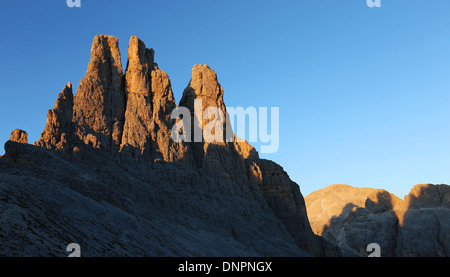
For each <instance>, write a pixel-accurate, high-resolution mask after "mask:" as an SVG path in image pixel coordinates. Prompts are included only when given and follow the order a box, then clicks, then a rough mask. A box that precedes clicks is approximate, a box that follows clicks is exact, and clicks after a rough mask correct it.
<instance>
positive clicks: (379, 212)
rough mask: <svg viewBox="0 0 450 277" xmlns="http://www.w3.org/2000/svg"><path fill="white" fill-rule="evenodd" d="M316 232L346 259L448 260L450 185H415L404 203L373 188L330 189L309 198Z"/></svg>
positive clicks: (310, 215) (312, 223) (346, 187)
mask: <svg viewBox="0 0 450 277" xmlns="http://www.w3.org/2000/svg"><path fill="white" fill-rule="evenodd" d="M305 202H306V207H307V211H308V218H309V220H310V223H311V226H312V229H313V231H314V233H315V234H317V235H321V236H323V238H325V239H326V240H328V241H330V242H331V243H334V244H336V245H338V246H339V247H340V248H341V249H342V252H343V254H344V255H345V256H367V255H368V252H367V246H368V245H369V244H371V243H377V244H378V245H379V246H380V249H381V256H392V257H394V256H398V257H405V256H406V257H410V256H412V257H450V186H448V185H431V184H427V185H417V186H415V187H414V188H413V189H412V190H411V192H410V193H409V194H408V195H407V196H405V199H404V200H401V199H400V198H398V197H397V196H395V195H393V194H391V193H389V192H387V191H385V190H382V189H372V188H356V187H351V186H348V185H332V186H329V187H327V188H324V189H321V190H318V191H315V192H313V193H311V194H310V195H308V196H307V197H305Z"/></svg>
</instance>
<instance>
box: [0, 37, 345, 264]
mask: <svg viewBox="0 0 450 277" xmlns="http://www.w3.org/2000/svg"><path fill="white" fill-rule="evenodd" d="M154 55H155V52H154V51H153V50H152V49H148V48H147V47H146V46H145V44H144V43H143V42H142V41H140V40H139V39H138V38H136V37H132V38H131V39H130V44H129V47H128V63H127V67H126V70H125V73H123V71H122V65H121V62H120V52H119V48H118V39H117V38H115V37H111V36H105V35H99V36H96V37H95V39H94V42H93V46H92V49H91V60H90V62H89V65H88V70H87V72H86V75H85V77H84V78H83V79H82V80H81V82H80V86H79V88H78V90H77V93H76V95H75V96H73V94H72V86H71V84H70V83H69V85H67V86H65V87H64V89H63V91H62V92H61V93H60V94H59V95H58V98H57V101H56V104H55V106H54V108H53V109H52V110H50V111H49V113H48V116H47V124H46V126H45V129H44V131H43V133H42V135H41V138H40V139H39V141H37V142H35V143H34V146H33V145H28V144H26V142H25V143H17V142H23V140H21V139H20V137H22V136H21V135H19V136H14V139H12V141H8V142H7V143H6V144H5V151H6V154H5V155H4V156H3V157H1V158H0V211H1V212H0V236H1V237H2V240H0V241H1V243H0V244H1V245H0V256H2V255H4V256H66V255H67V253H66V252H65V247H66V246H67V245H68V244H69V243H72V242H75V243H79V244H80V245H81V247H82V255H83V256H310V255H312V256H325V255H330V256H336V255H340V250H339V249H338V248H336V247H335V246H333V245H331V244H330V243H328V242H327V241H325V240H324V239H323V238H320V237H318V236H316V235H314V234H313V232H312V230H311V228H310V226H309V222H308V219H307V217H306V210H305V203H304V200H303V196H302V195H301V193H300V190H299V187H298V185H297V184H295V183H294V182H292V181H291V180H290V179H289V176H288V175H287V173H286V172H284V171H283V169H282V168H281V167H280V166H279V165H277V164H276V163H274V162H271V161H267V160H262V159H259V157H258V153H257V152H256V150H255V149H254V148H253V147H252V146H251V145H250V144H249V143H248V142H246V141H242V142H240V141H239V142H238V141H237V140H236V139H235V140H233V141H227V140H226V139H225V140H224V141H223V142H215V141H213V142H211V141H206V140H205V137H204V136H203V137H202V140H201V141H199V142H183V141H182V142H175V141H173V140H172V127H173V126H174V124H176V121H175V120H174V119H172V117H171V113H172V111H173V110H174V109H175V108H176V107H177V105H176V104H175V99H174V97H173V92H172V89H171V83H170V79H169V77H168V75H167V73H165V72H164V71H162V70H160V69H159V67H158V66H157V64H156V63H155V62H154ZM223 95H224V90H223V88H222V86H221V85H220V84H219V82H218V78H217V74H216V73H215V72H214V71H213V70H212V69H211V68H209V67H208V66H206V65H195V66H194V68H193V70H192V78H191V80H190V82H189V84H188V86H187V88H186V90H185V91H184V94H183V97H182V99H181V101H180V106H185V107H187V108H189V110H190V112H191V114H192V115H193V116H192V119H193V122H194V123H197V125H196V126H197V127H205V125H206V124H208V123H209V122H210V120H211V119H209V120H208V119H205V118H203V120H199V118H198V117H196V116H197V115H196V114H195V113H194V106H193V103H194V102H195V100H198V99H201V100H202V101H203V105H202V107H201V109H200V110H201V111H202V112H204V111H205V109H206V108H207V107H218V108H219V109H220V110H221V111H222V112H223V113H224V114H225V115H226V106H225V103H224V100H223ZM195 120H197V121H195ZM215 126H218V127H217V129H215V132H224V133H226V130H227V129H229V130H231V126H228V125H227V123H226V122H225V120H222V121H219V122H218V124H216V125H215ZM229 136H231V137H233V138H236V137H235V135H234V133H233V132H230V133H229ZM16 137H18V138H17V139H16ZM225 138H226V137H225ZM5 238H6V239H5Z"/></svg>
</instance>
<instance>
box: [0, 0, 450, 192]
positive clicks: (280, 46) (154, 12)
mask: <svg viewBox="0 0 450 277" xmlns="http://www.w3.org/2000/svg"><path fill="white" fill-rule="evenodd" d="M381 2H382V7H381V8H369V7H368V6H367V5H366V0H292V1H265V0H258V1H250V0H246V1H242V0H240V1H237V0H227V1H220V0H214V1H213V0H202V1H200V0H178V1H171V0H168V1H149V0H133V1H113V0H81V4H82V6H81V8H68V7H67V5H66V1H65V0H33V1H31V0H21V1H15V0H14V1H13V0H9V1H2V3H1V5H0V26H1V28H0V38H1V42H0V61H1V67H0V95H1V101H0V122H1V123H0V142H1V144H3V143H4V142H6V141H7V140H8V138H9V135H10V133H11V131H12V130H13V129H16V128H20V129H23V130H25V131H27V132H28V134H29V141H30V143H32V142H33V141H36V140H38V139H39V136H40V133H41V132H42V131H43V129H44V126H45V122H46V115H47V111H48V109H51V108H52V107H53V105H54V103H55V101H56V98H57V95H58V93H59V92H61V90H62V89H63V87H64V85H65V84H67V83H68V82H72V84H73V85H74V88H77V87H78V83H79V81H80V79H81V78H83V76H84V74H85V72H86V69H87V64H88V62H89V54H90V47H91V44H92V40H93V38H94V36H95V35H96V34H108V35H113V36H117V37H118V38H119V40H120V48H121V51H122V60H123V65H124V67H125V65H126V56H127V54H126V53H127V46H128V41H129V38H130V36H132V35H136V36H138V37H139V38H141V39H142V40H143V41H144V42H145V43H146V45H147V47H149V48H150V47H151V48H154V49H155V51H156V62H158V64H159V66H160V68H161V69H162V70H164V71H166V72H167V73H168V74H169V77H170V78H171V81H172V86H173V90H174V93H175V97H176V101H177V102H178V101H179V100H180V99H181V94H182V92H183V89H184V88H185V87H186V85H187V84H188V82H189V79H190V75H191V69H192V66H193V65H194V64H208V65H209V66H210V67H211V68H212V69H214V70H215V71H216V72H217V73H218V78H219V81H220V83H221V84H222V86H223V87H224V90H225V103H226V104H227V105H228V106H233V107H237V106H242V107H248V106H255V107H260V106H262V107H272V106H275V107H279V108H280V121H281V123H280V147H279V150H278V152H276V153H273V154H264V155H261V156H262V157H263V158H267V159H271V160H274V161H276V162H277V163H279V164H280V165H282V166H283V167H284V169H285V170H286V171H287V172H288V174H289V176H290V177H291V179H293V180H294V181H295V182H297V183H298V184H299V185H300V189H301V191H302V193H303V194H304V195H305V196H306V195H307V194H309V193H311V192H312V191H315V190H318V189H321V188H324V187H327V186H329V185H331V184H337V183H339V184H349V185H352V186H357V187H375V188H384V189H386V190H388V191H390V192H392V193H395V194H396V195H397V196H399V197H401V198H403V196H404V195H405V194H407V193H408V192H409V190H410V189H411V188H412V187H413V186H414V185H416V184H419V183H447V184H450V162H449V161H450V147H449V145H450V128H449V127H450V126H449V125H450V124H449V123H450V93H449V92H450V16H449V15H450V1H448V0H381ZM1 148H2V149H1V150H0V154H3V153H4V150H3V147H1Z"/></svg>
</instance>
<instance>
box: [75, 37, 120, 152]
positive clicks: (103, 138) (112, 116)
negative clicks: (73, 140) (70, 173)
mask: <svg viewBox="0 0 450 277" xmlns="http://www.w3.org/2000/svg"><path fill="white" fill-rule="evenodd" d="M124 114H125V94H124V91H123V69H122V63H121V57H120V51H119V40H118V38H116V37H112V36H106V35H98V36H96V37H95V38H94V42H93V44H92V49H91V60H90V62H89V65H88V69H87V72H86V75H85V77H84V78H83V79H82V80H81V81H80V85H79V87H78V90H77V93H76V95H75V98H74V110H73V121H74V127H75V135H76V136H77V137H78V139H79V140H81V141H82V142H83V143H85V144H92V146H93V147H94V148H101V149H109V150H118V149H119V146H120V140H121V137H122V132H123V122H124Z"/></svg>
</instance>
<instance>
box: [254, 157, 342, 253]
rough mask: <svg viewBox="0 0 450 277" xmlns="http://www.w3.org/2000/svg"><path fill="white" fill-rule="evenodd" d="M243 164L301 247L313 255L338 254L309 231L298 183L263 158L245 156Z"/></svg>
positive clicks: (330, 245) (280, 168) (277, 166)
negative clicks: (247, 167) (245, 160)
mask: <svg viewBox="0 0 450 277" xmlns="http://www.w3.org/2000/svg"><path fill="white" fill-rule="evenodd" d="M247 164H248V166H249V174H250V179H251V180H253V181H255V182H256V183H257V184H258V186H259V188H260V189H261V191H262V193H263V195H264V198H265V200H266V202H267V203H268V205H269V207H270V208H271V209H272V210H273V211H274V213H275V215H276V216H277V217H278V218H280V220H281V221H282V222H283V224H284V225H285V226H286V227H287V229H288V231H289V232H290V233H291V235H292V237H293V238H294V239H295V240H296V241H297V243H298V245H300V246H301V247H302V249H305V250H306V251H308V252H309V253H312V254H313V255H314V256H339V255H340V250H339V249H338V248H336V247H335V246H334V245H332V244H330V243H328V242H326V241H325V240H324V239H323V238H321V237H319V236H315V235H314V234H313V232H312V230H311V226H310V224H309V221H308V216H307V213H306V205H305V202H304V199H303V196H302V194H301V192H300V189H299V186H298V185H297V184H296V183H294V182H293V181H291V179H290V178H289V176H288V175H287V173H286V172H285V171H284V170H283V168H282V167H281V166H280V165H278V164H276V163H274V162H272V161H269V160H264V159H258V160H251V159H249V160H247Z"/></svg>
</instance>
